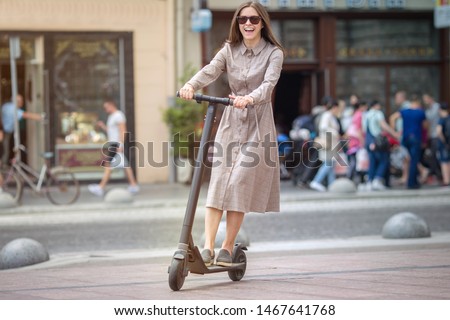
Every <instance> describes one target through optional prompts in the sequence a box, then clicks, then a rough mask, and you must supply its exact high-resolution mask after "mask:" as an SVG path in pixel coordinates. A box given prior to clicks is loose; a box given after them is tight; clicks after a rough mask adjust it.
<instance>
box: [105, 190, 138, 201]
mask: <svg viewBox="0 0 450 320" xmlns="http://www.w3.org/2000/svg"><path fill="white" fill-rule="evenodd" d="M104 201H105V202H108V203H131V202H133V195H132V194H131V193H130V192H128V190H126V189H121V188H115V189H112V190H111V191H108V193H107V194H106V195H105V198H104Z"/></svg>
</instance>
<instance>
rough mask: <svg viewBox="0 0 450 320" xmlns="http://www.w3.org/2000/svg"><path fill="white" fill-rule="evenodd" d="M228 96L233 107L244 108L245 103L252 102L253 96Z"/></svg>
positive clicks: (250, 103)
mask: <svg viewBox="0 0 450 320" xmlns="http://www.w3.org/2000/svg"><path fill="white" fill-rule="evenodd" d="M229 97H230V99H232V100H233V107H235V108H238V109H244V108H245V107H247V105H252V104H253V98H252V97H250V96H234V95H232V94H230V95H229Z"/></svg>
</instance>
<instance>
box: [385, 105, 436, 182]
mask: <svg viewBox="0 0 450 320" xmlns="http://www.w3.org/2000/svg"><path fill="white" fill-rule="evenodd" d="M400 118H401V119H402V120H403V130H402V140H401V143H402V145H403V146H405V147H406V149H408V152H409V156H410V164H409V171H408V182H407V187H408V189H418V188H420V183H419V180H418V173H419V162H420V158H421V155H422V142H423V130H427V121H426V115H425V111H424V110H423V109H422V106H421V101H420V99H419V97H418V96H413V97H412V98H411V103H410V106H409V108H408V109H402V110H400V111H397V112H395V113H393V114H392V115H391V116H390V118H389V121H390V123H391V126H394V125H395V123H396V121H397V120H398V119H400Z"/></svg>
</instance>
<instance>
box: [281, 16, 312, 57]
mask: <svg viewBox="0 0 450 320" xmlns="http://www.w3.org/2000/svg"><path fill="white" fill-rule="evenodd" d="M272 27H273V30H274V33H275V35H276V36H277V38H278V39H279V40H280V41H281V43H282V44H283V46H284V48H285V49H286V58H285V62H308V61H313V60H315V58H316V52H315V48H314V36H315V32H314V21H313V20H275V21H272Z"/></svg>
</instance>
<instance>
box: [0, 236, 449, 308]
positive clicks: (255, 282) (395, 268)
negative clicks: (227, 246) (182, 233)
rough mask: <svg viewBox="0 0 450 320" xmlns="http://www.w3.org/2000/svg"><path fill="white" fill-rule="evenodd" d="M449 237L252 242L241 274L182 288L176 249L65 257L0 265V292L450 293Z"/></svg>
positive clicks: (165, 296) (181, 295)
mask: <svg viewBox="0 0 450 320" xmlns="http://www.w3.org/2000/svg"><path fill="white" fill-rule="evenodd" d="M449 240H450V234H441V235H438V236H437V237H433V238H428V239H413V240H382V239H378V238H374V237H363V238H359V239H349V240H342V241H340V243H339V245H338V246H333V247H330V246H328V245H324V242H323V241H322V242H321V243H322V244H320V243H316V244H315V245H313V248H308V244H307V242H303V245H298V244H297V245H298V246H295V245H293V244H283V243H280V244H279V247H278V249H277V248H276V246H272V247H269V248H262V247H259V248H258V247H256V248H252V247H250V248H249V251H248V252H247V271H246V274H245V276H244V277H243V279H242V280H241V281H239V282H233V281H231V280H230V279H229V278H228V275H227V273H226V272H224V273H217V274H210V275H203V276H201V275H194V274H190V275H189V276H188V277H187V278H186V281H185V283H184V286H183V288H182V290H180V291H178V292H173V291H171V290H170V288H169V286H168V274H167V269H168V265H169V264H170V261H171V256H170V255H169V254H167V253H168V252H164V253H162V254H161V253H160V254H156V255H155V254H152V253H151V252H122V253H115V254H114V253H108V254H105V255H104V256H102V255H101V254H97V255H96V256H84V257H83V256H79V257H59V258H57V259H55V260H53V261H51V262H48V263H44V264H41V265H35V266H30V267H26V268H21V269H15V270H5V271H2V272H0V283H1V286H0V299H14V300H15V299H86V300H90V299H118V300H120V299H129V300H172V299H174V300H185V299H193V300H222V299H227V300H235V299H250V300H254V299H260V300H266V299H268V300H288V299H294V300H303V299H308V300H316V299H333V300H336V299H371V300H372V299H383V300H384V299H386V300H399V299H406V300H422V299H433V300H442V299H444V300H446V299H450V242H449ZM338 242H339V241H338ZM285 245H286V247H284V246H285ZM289 246H290V247H289ZM283 247H284V248H283Z"/></svg>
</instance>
